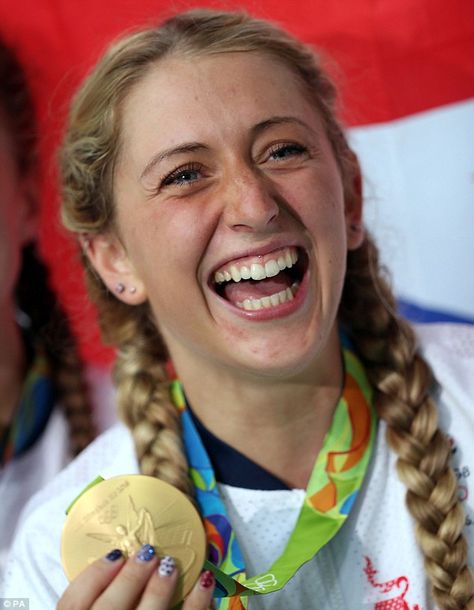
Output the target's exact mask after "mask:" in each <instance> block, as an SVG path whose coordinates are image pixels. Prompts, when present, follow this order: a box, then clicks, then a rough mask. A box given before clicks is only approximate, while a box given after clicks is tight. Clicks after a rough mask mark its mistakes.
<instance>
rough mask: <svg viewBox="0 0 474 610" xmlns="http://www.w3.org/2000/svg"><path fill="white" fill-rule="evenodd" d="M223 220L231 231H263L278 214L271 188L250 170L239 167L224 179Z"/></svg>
mask: <svg viewBox="0 0 474 610" xmlns="http://www.w3.org/2000/svg"><path fill="white" fill-rule="evenodd" d="M227 182H228V184H227V188H226V192H225V193H224V194H223V196H224V199H223V201H224V205H225V207H224V212H223V216H224V220H225V223H226V224H227V226H228V227H229V228H231V229H232V230H234V231H248V232H265V231H268V230H269V228H271V227H272V226H273V224H274V223H275V221H276V219H277V218H278V215H279V213H280V206H279V205H278V197H277V193H276V192H275V188H274V185H273V184H272V183H271V181H270V180H269V179H268V177H267V176H265V175H263V174H262V173H260V172H259V171H258V170H257V169H253V168H245V169H243V168H240V169H239V170H238V171H236V172H235V173H234V174H233V175H231V176H229V177H228V180H227Z"/></svg>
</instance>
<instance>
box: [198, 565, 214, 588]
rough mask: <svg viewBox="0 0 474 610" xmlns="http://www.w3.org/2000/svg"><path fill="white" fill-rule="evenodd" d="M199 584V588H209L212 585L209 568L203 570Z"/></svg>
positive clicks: (211, 575) (212, 579)
mask: <svg viewBox="0 0 474 610" xmlns="http://www.w3.org/2000/svg"><path fill="white" fill-rule="evenodd" d="M199 585H200V587H201V589H210V588H211V587H213V586H214V574H213V573H212V572H211V571H210V570H205V571H204V572H203V573H202V574H201V576H200V578H199Z"/></svg>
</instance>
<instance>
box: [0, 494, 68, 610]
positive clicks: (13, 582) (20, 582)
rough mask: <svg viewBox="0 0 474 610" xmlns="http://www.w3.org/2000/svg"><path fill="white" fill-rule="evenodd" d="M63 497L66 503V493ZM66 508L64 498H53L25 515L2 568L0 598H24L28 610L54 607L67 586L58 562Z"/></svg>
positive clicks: (46, 609) (52, 609)
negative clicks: (27, 602)
mask: <svg viewBox="0 0 474 610" xmlns="http://www.w3.org/2000/svg"><path fill="white" fill-rule="evenodd" d="M67 497H68V499H69V501H70V499H71V498H70V495H69V493H68V496H67ZM58 500H59V502H58ZM67 505H68V500H67V499H66V498H64V501H61V499H60V498H57V497H56V498H54V499H53V500H52V501H51V502H49V503H46V504H41V505H40V506H38V507H37V508H36V509H33V510H32V512H30V513H29V515H28V517H27V518H26V519H25V520H24V522H23V524H22V527H21V528H20V531H19V532H18V534H17V536H16V538H15V541H14V546H13V548H12V549H11V553H10V557H9V559H8V561H7V564H6V566H5V573H4V583H3V586H2V591H1V597H8V598H27V599H28V600H29V609H30V610H50V609H51V610H54V608H56V604H57V602H58V599H59V597H60V596H61V594H62V592H63V591H64V589H65V588H66V587H67V584H68V582H67V579H66V576H65V575H64V572H63V569H62V566H61V562H60V538H61V530H62V523H63V522H64V519H65V514H64V508H65V507H66V506H67ZM60 507H61V508H60ZM52 524H54V526H53V527H52Z"/></svg>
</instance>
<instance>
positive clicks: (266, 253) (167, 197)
mask: <svg viewBox="0 0 474 610" xmlns="http://www.w3.org/2000/svg"><path fill="white" fill-rule="evenodd" d="M334 105H335V91H334V88H333V86H332V84H331V82H330V81H329V80H328V77H327V76H326V74H325V73H324V71H323V70H322V68H321V65H320V61H319V60H318V57H317V56H315V54H314V53H313V52H312V51H311V50H310V49H309V48H308V47H306V46H304V45H303V44H301V43H300V42H298V41H296V40H295V39H293V38H292V37H290V36H289V35H287V34H286V33H284V32H283V31H281V30H279V29H277V28H275V27H274V26H272V25H270V24H268V23H266V22H262V21H258V20H254V19H252V18H249V17H248V16H246V15H244V14H241V13H219V12H213V11H203V10H199V11H192V12H189V13H185V14H182V15H178V16H176V17H174V18H172V19H170V20H169V21H167V22H166V23H164V24H163V25H162V26H161V27H159V28H155V29H147V30H144V31H141V32H138V33H136V34H134V35H131V36H128V37H125V38H123V39H122V40H121V41H119V42H118V43H116V44H115V45H114V46H113V47H112V48H111V49H110V50H109V51H108V53H107V54H106V55H105V57H104V58H103V59H102V61H101V62H100V63H99V65H98V66H97V67H96V69H95V70H94V71H93V72H92V74H91V75H90V76H89V78H88V79H87V81H86V82H85V84H84V86H83V87H82V89H81V90H80V91H79V93H78V94H77V96H76V98H75V100H74V102H73V106H72V111H71V115H70V121H69V125H68V129H67V134H66V138H65V141H64V146H63V149H62V180H63V197H64V204H63V218H64V221H65V224H66V226H67V227H68V228H69V229H70V230H71V231H73V232H74V233H75V234H76V235H77V236H78V238H79V240H80V242H81V245H82V248H83V252H84V257H83V258H84V264H85V267H86V273H87V280H88V286H89V290H90V294H91V297H92V299H93V300H94V301H95V302H96V303H97V305H98V307H99V312H100V321H101V326H102V331H103V334H104V337H105V338H106V340H107V341H109V342H110V343H112V344H114V345H116V346H117V347H118V357H117V362H116V366H115V380H116V384H117V389H118V400H119V407H120V410H121V414H122V419H123V421H124V422H125V424H126V425H125V426H123V425H121V426H118V427H116V428H115V429H113V430H112V431H110V432H109V433H108V434H106V435H105V436H103V437H101V438H100V439H99V440H98V441H97V442H96V443H95V444H94V445H93V446H92V447H91V448H90V449H89V450H88V451H86V452H85V454H84V455H83V456H81V458H79V459H78V460H77V461H76V462H75V463H73V464H72V465H71V466H70V467H69V468H68V469H67V470H66V471H64V473H62V475H60V477H59V478H58V479H57V480H56V481H55V482H54V483H53V485H52V486H50V487H49V488H48V489H47V490H46V491H45V492H44V493H43V494H42V495H41V496H38V497H37V498H36V499H35V500H34V502H33V503H32V504H31V505H30V508H29V510H28V512H29V517H28V519H27V520H26V522H25V524H24V528H23V530H22V531H21V532H20V534H19V536H18V537H17V540H16V543H15V549H14V553H13V556H12V560H11V563H10V568H9V574H8V585H7V591H6V592H7V594H8V595H10V596H12V595H17V596H20V595H21V597H27V596H28V597H30V600H31V601H32V605H33V606H34V607H38V608H42V609H47V608H53V607H55V605H56V603H57V602H58V599H59V598H60V601H59V604H58V608H60V609H61V610H67V609H70V608H74V609H76V610H77V609H80V610H88V609H91V608H93V609H94V610H98V609H101V608H114V609H119V610H129V609H132V608H139V609H140V610H146V609H151V608H154V609H158V610H164V609H166V608H169V607H170V599H171V596H172V594H173V590H174V587H175V586H176V582H177V572H178V570H177V568H176V567H175V564H174V561H173V558H172V557H168V556H167V557H161V556H160V552H159V549H158V550H157V549H154V548H152V547H151V546H149V545H148V546H147V545H145V547H144V548H143V549H141V550H140V551H139V552H137V553H136V554H134V555H133V556H131V557H128V558H127V557H125V556H124V554H123V552H122V551H121V550H120V549H113V547H111V548H109V549H105V550H106V551H110V552H109V553H107V558H106V559H99V560H97V561H96V562H95V563H93V564H92V565H91V566H89V567H88V568H87V569H85V570H84V571H83V572H82V573H81V574H80V575H79V576H78V577H77V578H76V579H75V580H73V582H72V583H71V584H70V585H69V586H68V583H67V580H66V578H65V576H64V574H63V571H62V568H61V564H60V559H59V553H58V550H57V548H58V546H59V538H60V532H61V528H62V525H63V521H64V509H65V507H66V506H67V505H68V504H69V502H70V500H71V499H72V498H73V497H74V496H75V495H76V494H77V492H78V491H80V490H81V488H82V487H84V485H85V484H87V483H89V482H90V480H92V479H93V478H94V477H95V476H96V475H97V474H101V475H103V476H105V477H110V476H112V475H119V474H130V473H137V472H141V473H143V474H147V475H152V476H154V477H157V478H160V479H163V480H164V481H166V482H168V483H170V484H171V485H173V486H174V487H176V488H178V489H179V490H181V491H182V492H184V493H185V494H187V495H189V496H191V497H193V498H195V500H196V503H197V505H198V507H199V511H200V513H201V515H202V517H203V520H204V524H205V528H206V532H207V535H208V542H209V557H210V560H211V561H212V562H213V563H214V564H215V565H219V567H220V568H221V570H222V571H223V572H226V573H227V574H228V575H231V576H233V577H234V578H235V579H236V580H238V581H239V582H241V583H244V584H245V583H249V588H250V589H252V591H257V594H256V595H252V596H250V597H249V596H248V595H245V594H244V595H242V596H241V597H238V596H236V597H224V598H222V597H219V596H221V595H222V583H221V582H220V580H219V573H217V579H218V583H217V586H216V587H215V589H214V576H213V574H212V573H211V572H209V571H205V572H203V574H202V576H201V577H200V579H198V581H197V584H196V585H195V587H194V589H193V590H192V591H191V593H190V594H189V596H188V597H187V599H186V600H185V602H184V605H183V610H191V609H195V610H205V609H206V608H208V606H209V605H210V604H211V597H212V594H213V592H214V595H215V600H214V602H212V603H214V605H216V606H217V607H220V608H221V609H224V608H233V609H237V608H242V607H247V605H248V607H250V608H254V609H259V608H263V609H283V608H285V609H287V608H293V609H305V610H307V609H316V608H317V609H318V610H326V609H327V610H335V609H345V610H347V609H348V608H350V609H351V610H359V609H361V610H362V609H368V608H370V609H372V608H374V609H375V608H377V609H380V608H385V607H387V608H389V607H390V608H407V609H411V610H414V609H415V608H418V609H420V610H421V608H423V610H427V609H434V608H439V609H440V610H454V609H461V608H474V600H473V579H472V575H471V572H470V569H469V567H468V547H467V542H466V538H468V537H470V538H472V537H473V534H472V531H471V529H470V528H469V527H468V528H466V531H465V532H464V533H463V528H464V524H465V521H466V516H465V512H464V510H463V507H462V505H461V501H460V498H459V489H458V481H457V478H456V475H455V472H454V471H453V468H452V467H451V466H450V464H449V462H450V458H451V455H452V454H453V453H454V458H455V459H456V460H457V461H458V467H459V470H458V474H460V473H462V472H464V473H465V474H466V473H468V472H469V466H472V465H473V464H472V457H473V452H472V448H471V447H472V443H471V441H470V438H472V433H473V422H472V414H470V413H469V412H468V408H469V405H470V404H471V405H472V398H473V396H474V382H473V376H472V364H473V350H472V345H473V340H474V339H473V334H472V331H470V332H469V333H468V331H467V330H465V334H464V335H461V334H460V333H459V332H458V331H457V330H455V329H453V328H449V327H443V328H437V329H436V328H435V329H425V330H423V331H420V332H419V334H418V335H415V333H414V331H413V330H412V329H411V328H410V326H409V325H408V324H407V323H406V322H405V321H403V320H402V319H400V318H399V317H398V316H397V314H396V309H395V303H394V299H393V296H392V294H391V291H390V289H389V287H388V285H387V283H386V281H385V280H384V278H383V273H382V271H381V269H380V268H379V264H378V259H377V249H376V247H375V245H374V243H373V241H372V239H371V238H370V236H368V235H367V233H366V231H365V230H364V225H363V221H362V204H363V200H362V193H361V177H360V170H359V166H358V163H357V159H356V157H355V155H354V153H353V152H352V151H351V149H350V148H349V146H348V143H347V140H346V136H345V134H344V132H343V131H342V129H341V126H340V124H339V123H338V121H337V119H336V117H335V111H334ZM461 339H463V340H464V342H465V343H464V354H462V353H461V346H462V341H461ZM469 341H470V342H471V343H470V344H469ZM469 350H470V351H469ZM454 360H455V361H456V362H455V365H454V364H453V361H454ZM170 362H172V364H173V367H171V366H170ZM428 362H429V363H428ZM172 369H173V370H174V371H175V372H176V375H177V377H178V379H179V380H180V382H179V383H178V382H176V381H172V377H173V375H172V374H171V370H172ZM432 370H434V375H433V374H432ZM435 378H436V379H437V381H435ZM170 389H172V390H173V391H172V392H170ZM438 419H440V425H441V424H442V426H443V428H444V430H445V432H442V431H441V430H440V428H439V427H438ZM447 435H449V436H447ZM453 439H454V440H453ZM463 468H464V469H465V470H463ZM190 472H191V473H192V475H193V476H192V477H190V475H189V473H190ZM466 480H467V479H466ZM466 495H468V489H467V487H466V489H465V493H464V496H466ZM466 510H467V512H468V513H469V511H470V510H471V508H470V504H469V499H468V501H467V502H466ZM468 523H469V520H468ZM122 529H123V528H122ZM51 540H53V541H54V542H55V544H51ZM141 542H144V543H146V542H149V540H148V541H147V540H141ZM105 554H106V553H105V552H104V555H105ZM239 590H240V591H242V590H244V593H245V592H246V593H247V594H248V593H249V590H248V589H247V590H245V589H244V588H243V587H241V588H240V589H239V587H237V592H239ZM252 591H250V592H252ZM33 602H34V603H33Z"/></svg>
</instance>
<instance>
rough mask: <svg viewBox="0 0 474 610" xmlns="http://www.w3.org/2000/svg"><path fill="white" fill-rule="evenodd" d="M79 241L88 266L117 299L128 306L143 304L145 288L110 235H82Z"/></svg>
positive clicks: (123, 249) (113, 235) (117, 243)
mask: <svg viewBox="0 0 474 610" xmlns="http://www.w3.org/2000/svg"><path fill="white" fill-rule="evenodd" d="M79 240H80V243H81V245H82V249H83V251H84V253H85V254H86V256H87V258H88V259H89V261H90V262H91V264H92V266H93V267H94V269H95V270H96V271H97V273H98V274H99V275H100V277H101V279H102V281H103V282H104V284H105V285H106V286H107V288H108V289H109V290H110V292H111V293H112V294H114V295H115V296H116V298H117V299H119V300H120V301H122V302H123V303H127V304H128V305H141V304H142V303H144V302H145V301H146V299H147V294H146V290H145V286H144V284H143V282H142V281H141V280H140V278H139V277H138V274H137V273H136V271H135V269H134V267H133V265H132V263H131V261H130V259H129V258H128V255H127V252H126V251H125V248H124V246H123V244H122V242H121V241H120V239H119V238H118V237H117V236H116V235H115V234H114V233H104V234H101V235H89V234H85V235H81V236H80V238H79Z"/></svg>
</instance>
